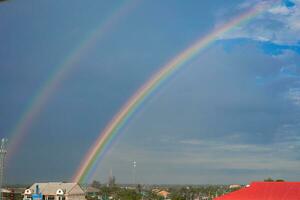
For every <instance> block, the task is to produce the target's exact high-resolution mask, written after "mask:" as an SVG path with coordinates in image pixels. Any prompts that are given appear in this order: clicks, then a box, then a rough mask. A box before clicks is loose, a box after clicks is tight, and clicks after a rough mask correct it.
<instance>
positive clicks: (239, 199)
mask: <svg viewBox="0 0 300 200" xmlns="http://www.w3.org/2000/svg"><path fill="white" fill-rule="evenodd" d="M262 199H268V200H286V199H288V200H300V182H253V183H251V184H250V185H248V186H246V187H244V188H241V189H239V190H237V191H234V192H231V193H228V194H225V195H223V196H220V197H217V198H215V199H214V200H262Z"/></svg>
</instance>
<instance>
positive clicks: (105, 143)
mask: <svg viewBox="0 0 300 200" xmlns="http://www.w3.org/2000/svg"><path fill="white" fill-rule="evenodd" d="M272 2H273V3H276V2H278V1H275V0H274V1H272ZM268 3H270V1H269V2H268ZM268 3H261V4H258V5H257V6H255V7H254V8H252V9H249V10H248V11H247V12H244V13H243V14H241V15H239V16H238V17H236V18H234V19H232V20H230V21H229V22H228V23H225V24H223V25H222V26H220V27H217V28H216V29H214V30H213V31H212V32H211V33H209V34H208V35H206V36H205V37H201V38H200V39H198V40H197V41H196V42H195V43H193V45H191V46H190V47H188V48H187V49H185V50H184V51H183V52H181V53H180V54H178V55H177V56H176V57H174V58H173V59H172V60H170V62H168V63H167V64H165V65H164V66H162V67H161V68H160V70H159V71H158V72H157V73H155V74H154V75H153V76H152V77H151V78H150V79H149V80H148V81H147V82H145V84H144V85H142V87H141V88H140V89H139V90H138V91H136V92H135V93H134V95H133V96H132V97H131V98H130V99H129V100H128V101H127V102H126V103H125V104H124V106H123V107H122V108H121V109H120V111H119V112H118V113H117V114H116V115H115V116H114V118H113V119H112V120H111V121H110V123H109V124H108V125H107V126H106V127H105V129H104V130H103V131H102V132H101V133H100V135H99V137H98V138H97V140H96V141H95V143H94V145H93V146H92V147H91V148H90V150H89V151H88V153H87V154H86V156H85V157H84V159H83V160H82V161H81V163H80V166H79V168H78V170H77V171H76V173H75V175H74V177H73V181H74V182H85V181H87V179H88V177H89V176H91V171H93V168H94V170H95V164H96V163H98V162H97V161H99V160H101V158H103V157H104V155H105V152H106V151H107V150H108V147H109V146H110V145H111V144H112V141H113V139H114V138H115V137H116V135H117V133H118V131H119V130H120V129H121V128H122V127H123V126H124V125H125V124H126V122H127V121H128V119H129V118H130V117H131V116H132V114H133V113H134V112H135V111H136V109H137V108H138V107H139V106H140V105H141V104H142V103H143V102H144V100H145V99H146V98H147V97H148V96H149V95H150V94H152V93H153V91H154V90H156V89H157V87H159V85H161V84H162V82H163V81H164V80H166V79H167V78H168V77H169V76H171V75H172V74H173V73H174V72H175V71H176V70H178V69H179V68H180V67H181V66H183V65H184V64H185V63H186V62H187V61H189V60H190V59H191V58H193V57H194V56H195V55H196V54H197V53H199V52H201V51H202V50H204V49H205V48H206V47H208V46H209V45H210V44H212V43H213V42H214V41H216V40H217V39H218V38H220V37H221V36H222V35H223V34H224V33H226V32H228V31H230V30H232V29H233V28H234V27H237V26H238V25H240V24H241V23H245V22H247V21H248V20H250V19H251V18H253V17H255V16H257V15H259V14H260V13H262V12H263V11H264V10H266V8H268V7H270V6H269V5H270V4H268Z"/></svg>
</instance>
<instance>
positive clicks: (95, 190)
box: [85, 186, 100, 198]
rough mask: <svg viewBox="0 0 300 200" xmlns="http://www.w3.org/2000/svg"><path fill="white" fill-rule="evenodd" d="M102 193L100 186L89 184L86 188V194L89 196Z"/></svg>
mask: <svg viewBox="0 0 300 200" xmlns="http://www.w3.org/2000/svg"><path fill="white" fill-rule="evenodd" d="M99 193H100V190H99V189H98V188H95V187H92V186H88V187H86V188H85V194H86V196H88V197H93V198H94V197H97V196H98V195H99Z"/></svg>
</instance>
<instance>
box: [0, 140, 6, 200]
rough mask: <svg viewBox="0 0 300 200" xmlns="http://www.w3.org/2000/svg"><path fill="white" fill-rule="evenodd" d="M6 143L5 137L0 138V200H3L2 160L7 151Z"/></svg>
mask: <svg viewBox="0 0 300 200" xmlns="http://www.w3.org/2000/svg"><path fill="white" fill-rule="evenodd" d="M6 145H7V139H5V138H2V140H1V146H0V189H1V191H0V200H3V196H2V188H3V183H4V160H5V155H6V153H7V150H6Z"/></svg>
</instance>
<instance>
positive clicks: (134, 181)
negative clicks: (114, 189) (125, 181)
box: [132, 160, 136, 185]
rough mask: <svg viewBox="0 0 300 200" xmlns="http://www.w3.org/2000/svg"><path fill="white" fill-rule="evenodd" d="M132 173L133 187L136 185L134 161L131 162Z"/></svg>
mask: <svg viewBox="0 0 300 200" xmlns="http://www.w3.org/2000/svg"><path fill="white" fill-rule="evenodd" d="M132 164H133V172H132V175H133V185H136V177H135V176H136V171H135V168H136V161H135V160H134V161H133V163H132Z"/></svg>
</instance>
